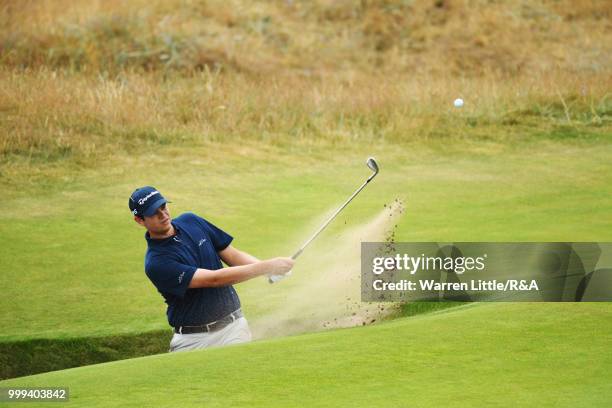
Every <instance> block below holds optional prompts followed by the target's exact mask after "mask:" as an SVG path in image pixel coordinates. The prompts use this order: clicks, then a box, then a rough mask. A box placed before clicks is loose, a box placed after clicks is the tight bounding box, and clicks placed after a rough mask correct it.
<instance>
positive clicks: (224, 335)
mask: <svg viewBox="0 0 612 408" xmlns="http://www.w3.org/2000/svg"><path fill="white" fill-rule="evenodd" d="M251 338H252V337H251V330H250V329H249V323H248V322H247V319H245V318H244V317H241V318H239V319H237V320H236V321H235V322H232V323H230V324H228V325H227V326H225V327H224V328H222V329H221V330H216V331H212V332H208V333H192V334H179V333H174V336H172V340H171V341H170V352H171V353H172V352H175V351H188V350H198V349H204V348H209V347H218V346H227V345H229V344H239V343H247V342H249V341H251Z"/></svg>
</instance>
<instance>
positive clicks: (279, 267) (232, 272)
mask: <svg viewBox="0 0 612 408" xmlns="http://www.w3.org/2000/svg"><path fill="white" fill-rule="evenodd" d="M293 264H294V261H293V259H291V258H274V259H268V260H266V261H257V262H255V263H252V264H249V265H240V266H231V267H229V268H221V269H216V270H210V269H201V268H199V269H197V270H196V271H195V273H194V274H193V277H192V278H191V282H189V287H190V288H215V287H219V286H228V285H234V284H236V283H240V282H244V281H246V280H249V279H252V278H255V277H257V276H262V275H284V274H286V273H287V272H289V271H290V270H291V268H292V267H293Z"/></svg>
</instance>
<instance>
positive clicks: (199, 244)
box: [198, 238, 206, 246]
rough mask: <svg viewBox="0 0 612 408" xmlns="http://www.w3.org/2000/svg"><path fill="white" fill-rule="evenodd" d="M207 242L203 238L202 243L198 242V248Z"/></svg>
mask: <svg viewBox="0 0 612 408" xmlns="http://www.w3.org/2000/svg"><path fill="white" fill-rule="evenodd" d="M205 242H206V238H202V239H201V240H200V242H198V246H202V244H203V243H205Z"/></svg>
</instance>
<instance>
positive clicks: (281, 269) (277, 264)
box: [264, 257, 295, 276]
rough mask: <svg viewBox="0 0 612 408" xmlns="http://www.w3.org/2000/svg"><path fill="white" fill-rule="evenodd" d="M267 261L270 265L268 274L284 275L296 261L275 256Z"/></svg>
mask: <svg viewBox="0 0 612 408" xmlns="http://www.w3.org/2000/svg"><path fill="white" fill-rule="evenodd" d="M264 262H266V263H267V264H268V265H267V266H268V276H270V275H284V274H286V273H287V272H289V271H290V270H291V268H293V264H295V261H294V260H293V259H291V258H283V257H280V258H273V259H269V260H267V261H264Z"/></svg>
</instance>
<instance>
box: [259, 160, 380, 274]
mask: <svg viewBox="0 0 612 408" xmlns="http://www.w3.org/2000/svg"><path fill="white" fill-rule="evenodd" d="M366 165H367V166H368V167H369V168H370V170H372V174H371V175H370V177H368V179H367V180H366V181H365V182H364V183H363V184H362V185H361V186H360V187H359V188H358V189H357V190H355V192H354V193H353V194H352V195H351V196H350V197H349V198H348V200H346V201H345V202H344V204H342V205H341V206H340V208H338V209H337V210H336V211H335V212H334V213H333V214H332V215H331V217H329V218H328V219H327V221H325V222H324V223H323V225H321V227H320V228H319V229H318V230H317V231H316V232H315V233H314V234H313V235H312V236H311V237H310V238H308V240H307V241H306V242H304V244H303V245H302V246H301V247H300V249H298V250H297V251H296V252H295V254H293V255H292V256H291V259H297V257H298V256H300V254H301V253H302V252H303V251H304V248H306V247H307V246H308V245H309V244H310V243H311V242H312V241H313V240H314V239H315V238H316V237H317V236H318V235H319V234H320V233H321V232H322V231H323V230H324V229H325V227H327V226H328V225H329V223H330V222H332V220H333V219H334V218H336V216H337V215H338V214H340V211H342V210H343V209H344V207H346V206H347V205H348V203H350V202H351V201H352V200H353V198H355V196H357V194H359V192H360V191H361V190H363V189H364V188H365V186H367V185H368V183H369V182H370V181H372V179H373V178H374V177H376V175H377V174H378V171H379V168H378V163H376V160H375V159H374V158H373V157H370V158H368V160H367V161H366ZM290 274H291V271H289V272H287V273H286V274H284V275H270V276H269V277H268V282H270V283H275V282H278V281H279V280H281V279H283V278H285V277H287V276H288V275H290Z"/></svg>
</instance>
